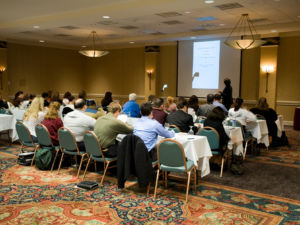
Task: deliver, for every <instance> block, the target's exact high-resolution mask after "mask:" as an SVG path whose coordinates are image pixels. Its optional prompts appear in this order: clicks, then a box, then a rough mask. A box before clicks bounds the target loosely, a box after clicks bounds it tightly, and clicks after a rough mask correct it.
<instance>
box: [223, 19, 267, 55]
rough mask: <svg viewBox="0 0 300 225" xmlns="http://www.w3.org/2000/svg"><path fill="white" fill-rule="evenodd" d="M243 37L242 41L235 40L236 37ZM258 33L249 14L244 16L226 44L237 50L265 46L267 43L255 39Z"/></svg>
mask: <svg viewBox="0 0 300 225" xmlns="http://www.w3.org/2000/svg"><path fill="white" fill-rule="evenodd" d="M233 35H235V36H241V39H234V36H233ZM255 36H257V32H256V30H255V28H254V26H253V24H252V22H251V21H250V18H249V15H248V14H242V15H241V17H240V19H239V20H238V22H237V23H236V25H235V27H234V28H233V30H232V31H231V32H230V34H229V36H228V37H227V38H226V40H225V41H224V44H226V45H228V46H230V47H232V48H235V49H251V48H256V47H259V46H261V45H263V44H264V43H265V42H266V41H263V40H260V39H255Z"/></svg>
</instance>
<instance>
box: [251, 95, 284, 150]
mask: <svg viewBox="0 0 300 225" xmlns="http://www.w3.org/2000/svg"><path fill="white" fill-rule="evenodd" d="M250 111H251V112H253V113H254V114H259V115H262V116H263V117H264V118H265V119H266V122H267V126H268V131H269V135H270V136H271V137H272V142H271V144H270V146H272V147H276V146H278V145H279V138H278V137H277V125H276V123H275V121H276V120H277V113H276V112H275V111H274V109H272V108H269V105H268V103H267V99H266V98H264V97H261V98H260V99H258V102H257V105H256V106H255V107H254V108H252V109H250Z"/></svg>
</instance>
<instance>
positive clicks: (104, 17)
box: [102, 16, 110, 19]
mask: <svg viewBox="0 0 300 225" xmlns="http://www.w3.org/2000/svg"><path fill="white" fill-rule="evenodd" d="M102 18H103V19H109V18H110V16H102Z"/></svg>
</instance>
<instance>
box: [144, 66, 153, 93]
mask: <svg viewBox="0 0 300 225" xmlns="http://www.w3.org/2000/svg"><path fill="white" fill-rule="evenodd" d="M146 72H147V74H148V78H149V90H151V76H152V74H153V70H151V69H149V70H146Z"/></svg>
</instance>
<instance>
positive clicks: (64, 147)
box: [58, 127, 87, 178]
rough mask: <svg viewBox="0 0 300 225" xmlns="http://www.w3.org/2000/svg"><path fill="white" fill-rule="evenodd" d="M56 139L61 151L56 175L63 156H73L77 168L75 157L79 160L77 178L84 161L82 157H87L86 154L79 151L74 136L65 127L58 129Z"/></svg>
mask: <svg viewBox="0 0 300 225" xmlns="http://www.w3.org/2000/svg"><path fill="white" fill-rule="evenodd" d="M58 139H59V145H60V149H61V151H62V154H61V158H60V162H59V166H58V173H59V170H60V167H61V163H62V160H63V158H64V155H65V154H67V155H73V156H75V160H76V166H77V158H76V157H77V156H80V157H81V160H80V164H79V168H78V172H77V178H78V177H79V174H80V169H81V166H82V162H83V160H84V157H85V156H87V153H86V152H80V151H79V148H78V146H77V143H76V139H75V136H74V134H73V133H72V131H71V130H69V129H68V128H66V127H61V128H59V130H58Z"/></svg>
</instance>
